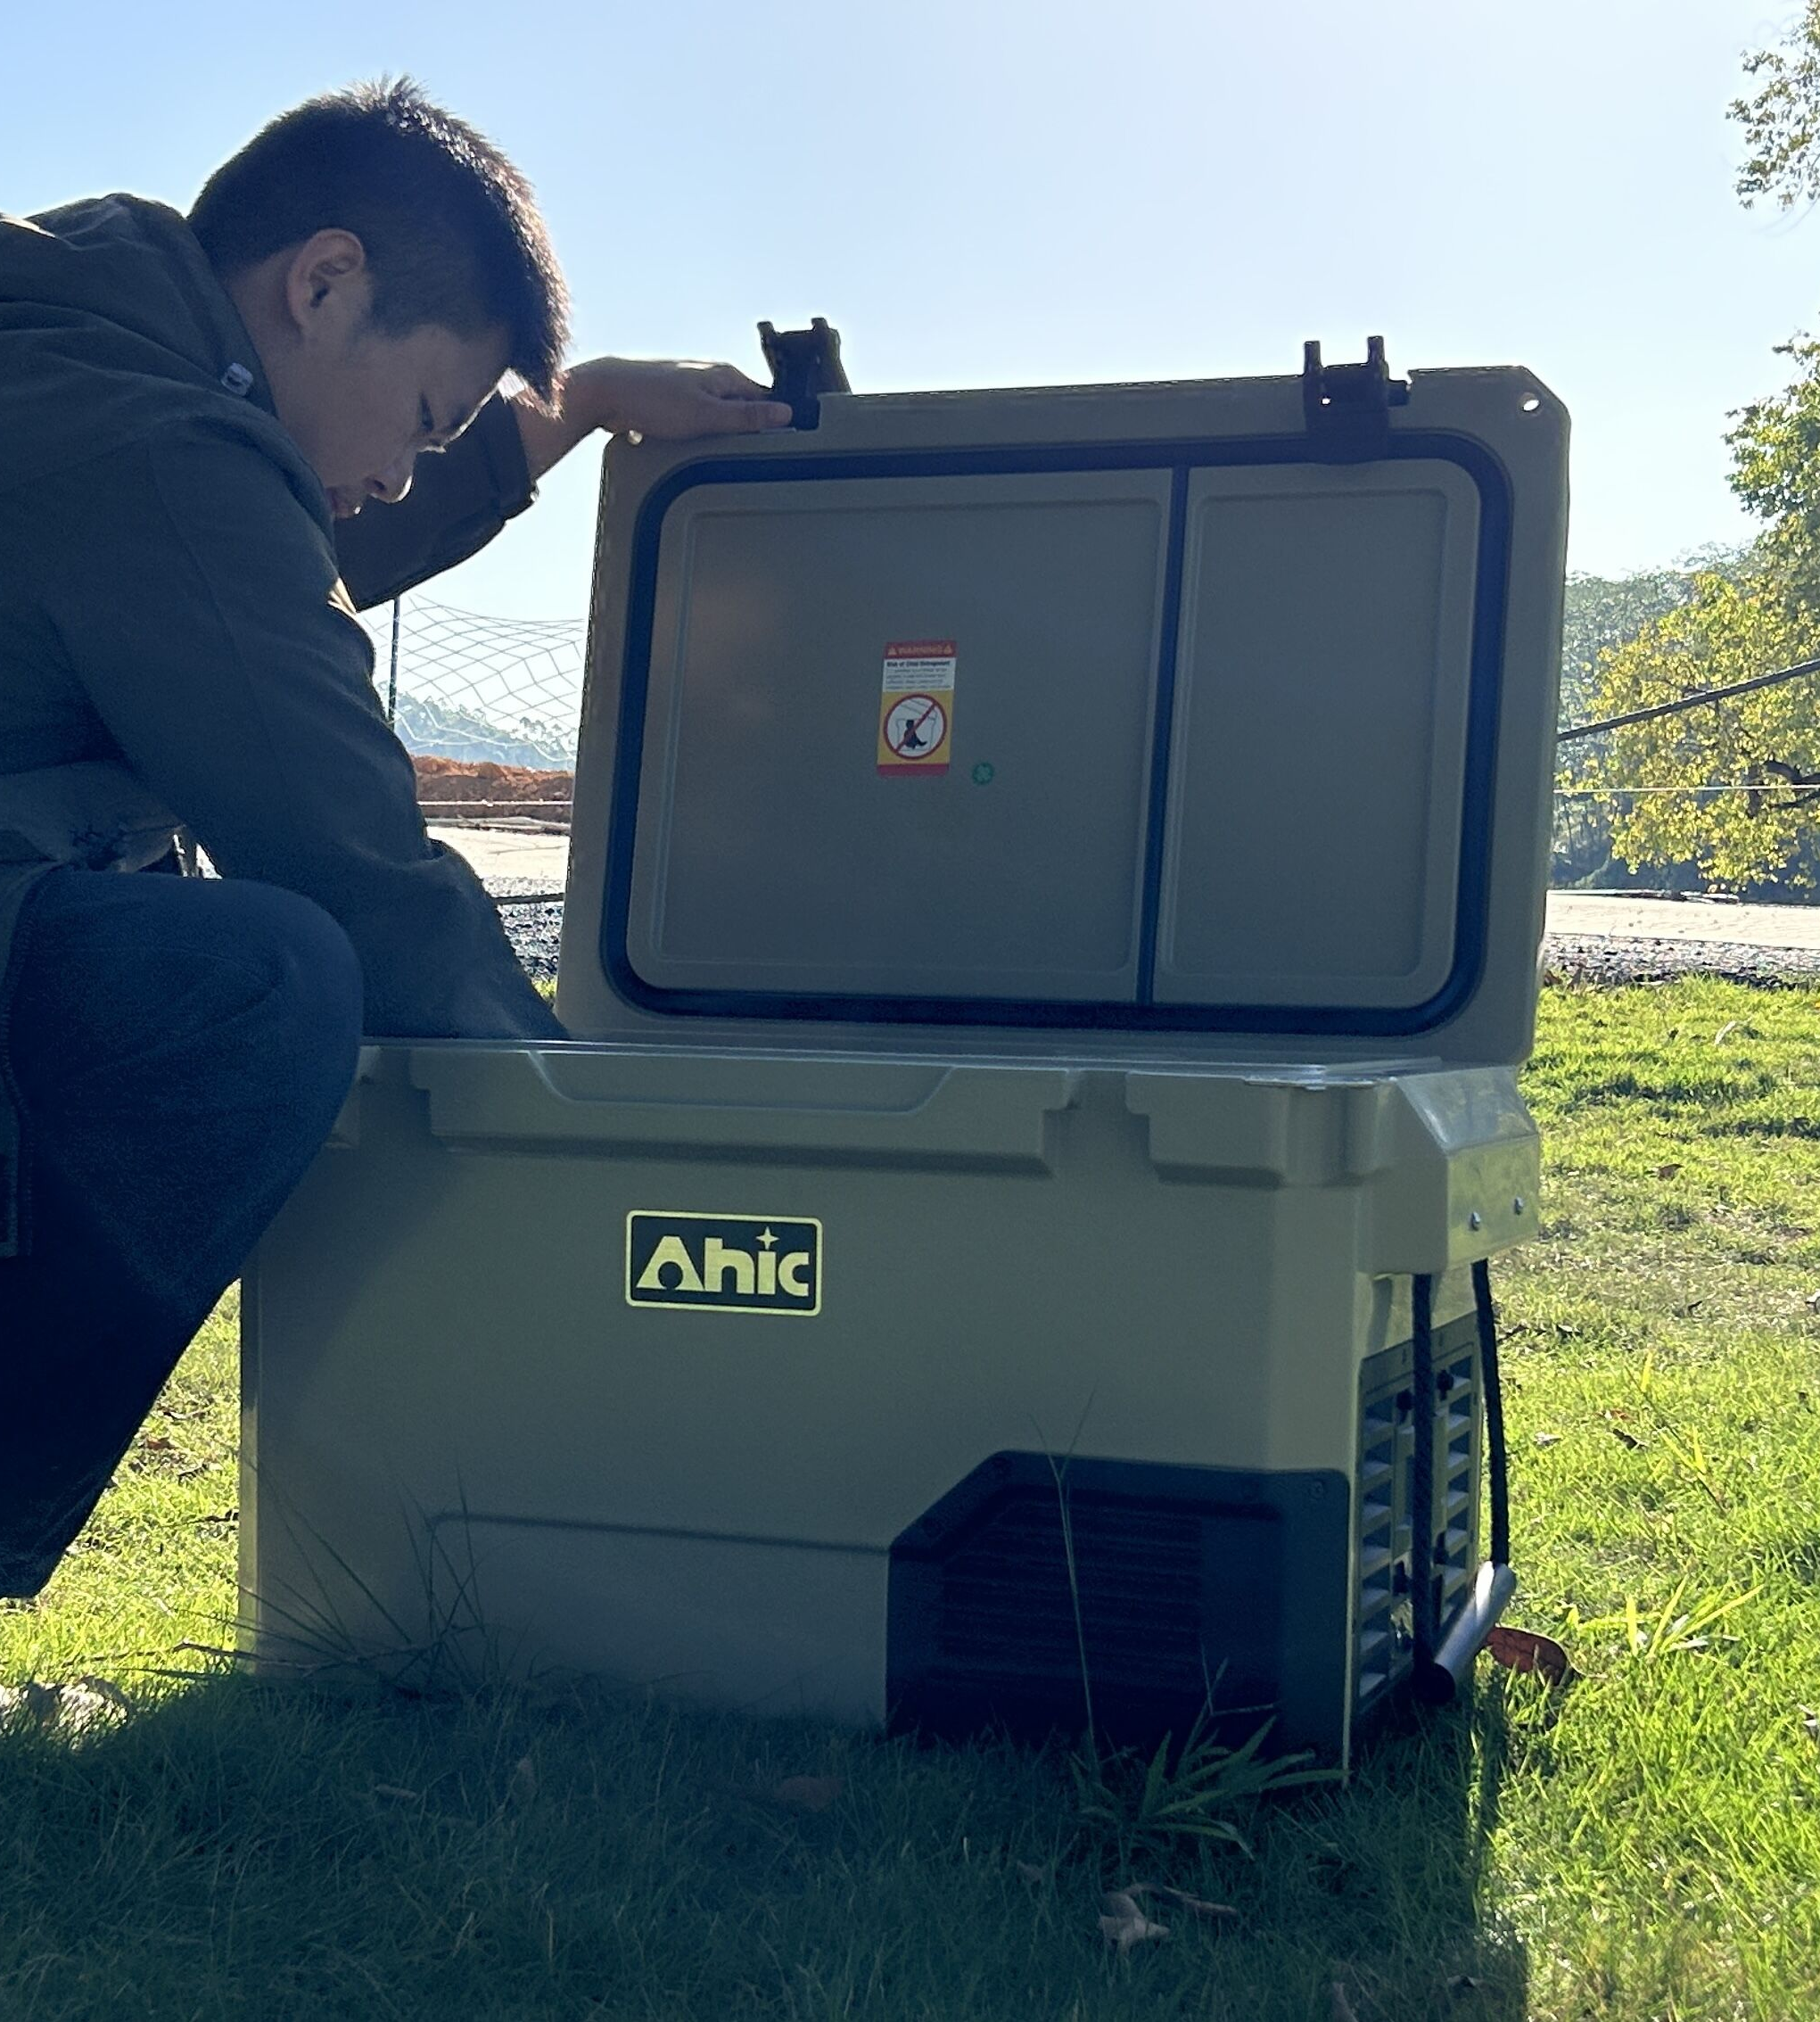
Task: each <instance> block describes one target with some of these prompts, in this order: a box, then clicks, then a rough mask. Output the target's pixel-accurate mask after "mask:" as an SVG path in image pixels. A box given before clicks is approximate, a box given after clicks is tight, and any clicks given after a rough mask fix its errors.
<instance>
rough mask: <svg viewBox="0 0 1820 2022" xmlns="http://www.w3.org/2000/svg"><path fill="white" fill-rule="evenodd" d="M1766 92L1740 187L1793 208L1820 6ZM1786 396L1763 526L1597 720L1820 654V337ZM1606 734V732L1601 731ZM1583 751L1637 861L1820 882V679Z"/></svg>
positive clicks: (1630, 858)
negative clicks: (1815, 796)
mask: <svg viewBox="0 0 1820 2022" xmlns="http://www.w3.org/2000/svg"><path fill="white" fill-rule="evenodd" d="M1745 70H1746V72H1747V74H1748V75H1749V76H1750V78H1752V79H1753V80H1754V81H1755V83H1756V87H1757V88H1756V91H1755V93H1754V95H1752V96H1750V97H1748V98H1741V99H1739V100H1737V101H1736V102H1735V103H1734V104H1733V106H1732V108H1731V111H1732V116H1733V117H1734V119H1735V120H1737V121H1738V122H1739V124H1740V125H1741V126H1742V128H1743V133H1744V138H1745V150H1746V152H1745V160H1744V162H1743V165H1742V168H1741V169H1740V170H1739V173H1738V194H1739V195H1740V196H1741V197H1742V200H1743V201H1744V202H1746V203H1747V204H1750V203H1754V202H1757V201H1758V199H1759V198H1767V199H1770V200H1772V201H1774V202H1776V203H1777V204H1779V205H1781V206H1782V207H1783V208H1784V209H1786V208H1789V207H1791V206H1793V205H1795V204H1797V203H1799V202H1813V201H1816V199H1820V0H1808V4H1807V6H1806V8H1805V10H1804V12H1803V14H1802V17H1801V19H1800V21H1799V24H1798V25H1797V26H1796V28H1795V29H1793V30H1792V31H1791V35H1790V37H1789V38H1788V40H1787V42H1786V43H1785V44H1784V45H1782V46H1780V47H1778V48H1775V49H1770V50H1765V51H1760V52H1758V54H1755V55H1753V56H1750V57H1749V58H1747V59H1746V62H1745ZM1777 355H1778V356H1780V357H1783V358H1786V359H1790V360H1791V364H1792V367H1793V376H1792V377H1791V379H1790V382H1789V384H1787V385H1786V386H1784V387H1783V390H1782V391H1781V392H1778V393H1775V394H1773V395H1771V396H1770V397H1769V398H1767V399H1766V400H1758V401H1756V402H1754V403H1752V404H1751V405H1750V406H1749V407H1747V408H1745V409H1742V411H1740V412H1739V413H1738V414H1736V415H1734V417H1733V421H1734V426H1733V428H1732V429H1731V431H1730V433H1728V434H1727V435H1726V437H1725V441H1726V443H1727V445H1728V447H1729V448H1730V450H1731V452H1732V474H1731V483H1732V488H1733V490H1734V491H1735V492H1736V493H1737V495H1738V497H1739V498H1740V499H1742V501H1743V503H1744V504H1745V505H1746V506H1747V507H1748V508H1750V510H1751V511H1752V512H1753V513H1755V514H1756V515H1758V517H1759V518H1760V519H1761V520H1762V521H1763V522H1764V531H1763V533H1762V535H1761V536H1760V537H1759V539H1758V541H1756V543H1755V544H1754V545H1753V546H1752V548H1751V549H1750V550H1749V551H1748V553H1747V554H1746V555H1745V556H1743V557H1741V558H1740V559H1739V560H1738V561H1737V562H1736V563H1735V564H1734V565H1733V566H1731V567H1729V568H1713V569H1708V570H1705V571H1702V572H1701V573H1699V574H1696V576H1695V578H1694V580H1693V583H1692V596H1691V598H1689V599H1688V600H1687V601H1686V602H1685V603H1684V604H1683V605H1681V606H1680V607H1678V608H1676V609H1670V610H1668V611H1665V612H1662V613H1659V614H1658V615H1653V616H1651V618H1650V619H1649V620H1648V621H1647V622H1646V623H1644V624H1643V626H1642V627H1641V628H1640V630H1638V631H1637V632H1636V633H1635V637H1633V638H1631V639H1630V640H1627V641H1626V642H1624V643H1622V644H1619V645H1617V646H1615V647H1613V648H1608V649H1607V650H1605V651H1604V652H1603V653H1602V654H1601V655H1600V656H1599V659H1598V663H1597V669H1596V680H1595V681H1594V691H1593V693H1592V695H1591V697H1590V712H1589V713H1590V714H1591V715H1592V716H1594V717H1595V718H1602V717H1606V716H1616V715H1621V714H1626V713H1627V712H1629V711H1631V710H1635V709H1647V708H1653V707H1657V706H1660V705H1662V704H1664V703H1669V702H1674V701H1676V700H1679V699H1682V698H1684V697H1688V696H1691V695H1693V694H1695V693H1696V692H1698V691H1699V690H1701V689H1709V688H1718V687H1724V686H1725V685H1727V684H1728V683H1731V682H1734V681H1748V680H1750V678H1751V677H1753V676H1755V675H1758V674H1761V673H1767V672H1769V671H1770V670H1772V669H1774V668H1775V667H1778V666H1784V665H1788V664H1791V663H1793V662H1796V661H1799V660H1805V659H1808V658H1812V657H1814V656H1816V654H1820V339H1816V338H1815V337H1812V336H1809V335H1808V334H1798V335H1797V336H1795V337H1794V338H1792V339H1791V341H1790V342H1789V343H1785V344H1783V345H1781V346H1779V347H1778V348H1777ZM1589 741H1591V740H1589ZM1596 741H1597V743H1598V745H1599V746H1600V747H1602V748H1600V749H1598V750H1597V751H1594V752H1589V753H1586V754H1584V755H1582V754H1581V753H1579V752H1577V750H1576V749H1575V747H1568V749H1567V750H1566V751H1564V753H1563V756H1564V757H1567V758H1569V762H1570V765H1571V766H1572V767H1573V768H1574V771H1575V773H1576V774H1577V780H1578V781H1579V782H1580V783H1582V784H1588V783H1590V784H1594V785H1597V786H1601V787H1603V788H1607V789H1609V790H1610V798H1609V799H1608V800H1607V801H1606V802H1605V803H1604V805H1607V806H1609V807H1610V809H1611V811H1612V817H1613V818H1612V828H1611V839H1612V848H1613V851H1614V854H1616V855H1617V856H1618V857H1619V858H1621V859H1622V860H1623V861H1624V862H1626V863H1629V864H1630V865H1632V866H1633V867H1635V866H1638V865H1641V864H1643V863H1672V862H1676V861H1677V860H1689V861H1692V862H1693V863H1694V864H1696V865H1697V866H1698V868H1699V870H1700V872H1701V875H1702V876H1703V877H1705V878H1706V879H1709V881H1710V882H1712V883H1714V884H1716V885H1719V886H1723V887H1731V888H1734V889H1740V888H1758V887H1764V886H1772V887H1775V886H1780V887H1791V888H1809V889H1811V888H1813V887H1815V886H1816V876H1820V854H1816V849H1815V846H1814V828H1813V815H1814V813H1815V809H1814V807H1813V806H1810V805H1806V803H1805V801H1804V797H1803V791H1802V788H1803V782H1804V781H1807V780H1811V779H1812V778H1813V777H1814V776H1815V775H1816V774H1820V677H1815V678H1812V679H1806V680H1799V681H1788V682H1783V683H1782V684H1780V685H1778V686H1776V687H1773V688H1766V689H1758V690H1757V691H1756V692H1755V693H1753V694H1750V695H1744V696H1738V697H1732V698H1730V699H1728V700H1726V701H1725V702H1722V703H1717V704H1711V705H1705V706H1698V707H1695V708H1692V709H1690V710H1688V711H1686V712H1685V713H1684V714H1676V715H1669V716H1662V717H1658V718H1655V719H1654V720H1652V721H1651V722H1647V723H1635V724H1631V725H1628V726H1626V728H1624V729H1622V730H1614V731H1612V732H1611V733H1610V736H1609V737H1607V738H1602V739H1598V740H1596Z"/></svg>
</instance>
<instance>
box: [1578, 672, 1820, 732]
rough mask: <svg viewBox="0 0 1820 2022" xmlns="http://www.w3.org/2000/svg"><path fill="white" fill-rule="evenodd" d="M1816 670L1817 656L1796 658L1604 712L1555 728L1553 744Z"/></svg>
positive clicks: (1674, 712) (1695, 706) (1671, 713)
mask: <svg viewBox="0 0 1820 2022" xmlns="http://www.w3.org/2000/svg"><path fill="white" fill-rule="evenodd" d="M1813 673H1820V660H1802V661H1799V662H1798V663H1797V664H1795V665H1794V666H1792V667H1778V668H1777V669H1776V670H1775V673H1773V674H1756V675H1753V676H1752V677H1751V679H1750V680H1749V681H1733V682H1731V683H1730V684H1729V685H1728V686H1726V687H1725V688H1703V689H1698V690H1697V691H1696V692H1695V693H1694V694H1692V695H1684V696H1683V697H1681V699H1680V700H1679V701H1678V702H1659V703H1657V704H1656V706H1654V708H1652V709H1632V710H1629V711H1627V712H1626V714H1624V715H1622V716H1607V717H1606V718H1605V719H1604V720H1603V721H1602V722H1597V723H1576V724H1574V725H1573V727H1572V728H1571V729H1570V730H1558V731H1557V732H1556V733H1555V739H1554V741H1555V742H1556V743H1557V744H1571V743H1572V742H1573V741H1574V739H1576V738H1589V737H1596V736H1597V735H1598V733H1599V732H1600V731H1601V730H1623V729H1624V728H1625V727H1626V725H1627V724H1630V723H1648V722H1653V721H1654V719H1655V718H1656V717H1658V716H1676V715H1678V714H1680V713H1681V711H1682V710H1684V709H1701V708H1703V707H1705V706H1706V705H1707V704H1708V703H1709V702H1723V701H1724V700H1725V697H1727V696H1732V695H1749V694H1750V692H1751V691H1752V690H1753V689H1759V688H1774V687H1775V686H1776V684H1777V683H1778V682H1780V681H1798V680H1799V678H1800V677H1801V676H1802V675H1803V674H1813Z"/></svg>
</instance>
